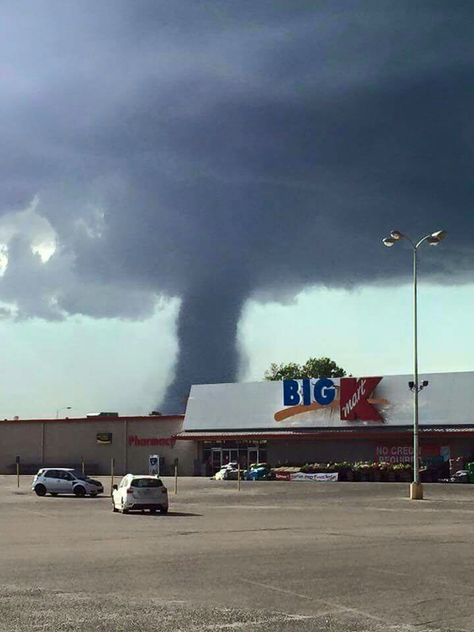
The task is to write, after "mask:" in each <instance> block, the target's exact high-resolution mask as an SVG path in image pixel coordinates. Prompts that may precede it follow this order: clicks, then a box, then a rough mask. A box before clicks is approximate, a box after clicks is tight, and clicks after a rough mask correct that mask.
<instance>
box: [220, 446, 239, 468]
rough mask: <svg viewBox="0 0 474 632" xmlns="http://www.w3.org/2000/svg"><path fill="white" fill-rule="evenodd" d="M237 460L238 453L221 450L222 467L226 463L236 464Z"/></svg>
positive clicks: (226, 449) (225, 449)
mask: <svg viewBox="0 0 474 632" xmlns="http://www.w3.org/2000/svg"><path fill="white" fill-rule="evenodd" d="M238 460H239V451H238V450H231V449H228V448H222V465H227V463H236V462H237V461H238Z"/></svg>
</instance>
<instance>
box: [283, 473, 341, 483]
mask: <svg viewBox="0 0 474 632" xmlns="http://www.w3.org/2000/svg"><path fill="white" fill-rule="evenodd" d="M338 478H339V474H338V473H337V472H318V473H316V474H307V473H306V472H296V473H294V474H291V476H290V480H291V481H318V482H321V483H323V482H328V481H337V479H338Z"/></svg>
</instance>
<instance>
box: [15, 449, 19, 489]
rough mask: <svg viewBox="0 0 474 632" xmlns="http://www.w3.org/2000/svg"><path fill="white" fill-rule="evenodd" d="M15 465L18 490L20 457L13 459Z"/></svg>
mask: <svg viewBox="0 0 474 632" xmlns="http://www.w3.org/2000/svg"><path fill="white" fill-rule="evenodd" d="M15 463H16V486H17V487H18V488H19V487H20V457H19V456H17V457H16V458H15Z"/></svg>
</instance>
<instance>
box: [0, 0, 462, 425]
mask: <svg viewBox="0 0 474 632" xmlns="http://www.w3.org/2000/svg"><path fill="white" fill-rule="evenodd" d="M48 7H49V10H48V11H45V10H44V6H40V5H38V4H37V3H33V2H23V3H18V2H13V1H9V0H7V1H6V2H3V3H2V5H1V7H0V77H1V85H2V99H1V100H0V139H1V143H0V165H1V173H2V178H1V181H0V319H1V320H0V335H1V337H2V340H3V345H2V346H3V351H4V360H5V362H4V363H3V364H2V369H1V372H2V384H3V389H2V392H1V395H0V405H1V409H0V417H1V415H3V417H4V418H9V417H11V416H14V415H18V416H20V417H50V416H55V415H56V414H61V415H63V414H70V415H71V416H72V415H82V414H85V413H86V412H97V411H99V410H117V411H119V412H121V413H124V414H125V413H126V414H133V413H136V414H140V413H143V414H146V413H148V412H150V411H151V410H162V411H164V412H179V411H181V410H183V409H184V404H185V401H186V396H187V393H188V391H189V386H190V384H192V383H212V382H226V381H235V380H256V379H261V378H262V376H263V373H264V372H265V369H266V368H267V367H268V365H269V364H270V363H271V362H286V361H296V362H304V361H305V360H306V359H307V358H308V357H310V356H322V355H325V356H330V357H332V358H334V359H335V360H336V362H337V363H338V364H339V365H342V366H343V367H344V368H345V369H346V370H347V371H348V372H350V373H352V374H354V375H357V374H359V375H362V374H372V375H373V374H395V373H408V372H409V371H410V370H411V362H412V360H411V357H412V349H411V305H410V300H411V293H410V292H411V289H410V274H411V260H410V256H411V253H410V250H409V247H408V244H406V243H400V244H397V246H396V247H394V248H392V249H390V250H388V249H386V248H384V247H383V245H382V243H381V238H382V237H383V236H385V235H387V234H388V233H389V231H390V230H391V229H395V228H396V229H399V230H402V231H403V232H405V233H406V234H408V235H410V236H412V237H413V238H414V239H416V238H419V237H422V236H424V235H426V234H427V233H430V232H432V231H435V230H438V229H441V228H443V229H446V230H447V231H448V237H447V239H446V240H445V241H444V242H443V243H442V244H440V245H439V246H437V247H436V248H432V247H430V246H428V245H424V246H423V249H422V251H420V368H421V370H422V371H443V370H448V371H452V370H470V369H472V368H473V367H472V363H471V362H470V358H472V357H473V354H472V351H473V348H472V347H473V343H472V336H471V335H470V312H471V311H472V305H473V298H474V278H473V276H472V269H473V265H474V247H473V244H472V243H471V235H472V230H473V227H474V216H473V213H472V208H473V201H474V200H473V198H474V186H473V182H474V180H473V178H472V163H473V145H474V127H473V123H472V111H473V105H474V103H473V101H474V93H473V92H472V89H471V84H472V73H473V65H474V45H473V44H472V42H473V41H474V38H473V30H474V27H473V26H472V24H473V23H474V22H473V19H472V18H473V17H474V16H473V13H474V9H473V8H472V3H470V2H462V1H460V2H456V3H454V4H450V5H449V6H448V4H447V3H445V2H437V1H434V0H430V1H429V2H428V1H427V2H424V1H420V2H417V3H412V2H409V1H408V0H407V1H403V0H402V1H399V0H398V1H389V0H377V1H375V0H371V1H369V0H367V1H363V0H359V1H351V0H347V1H346V2H344V3H334V2H332V1H331V2H329V1H328V2H326V1H323V0H321V1H320V2H316V3H315V2H303V1H298V0H296V1H292V2H278V1H275V0H273V1H272V2H270V1H266V0H262V2H259V3H255V2H251V1H246V0H242V1H241V2H239V3H231V2H228V3H227V2H221V1H217V0H216V1H214V0H213V1H210V0H209V1H206V0H204V1H203V2H200V3H196V2H194V1H191V0H182V1H181V2H179V3H177V2H174V1H173V2H171V1H170V2H166V1H156V0H153V1H151V0H143V1H142V2H140V3H130V2H127V1H122V0H115V1H114V2H112V1H109V0H103V2H101V3H92V2H91V1H90V0H78V2H75V3H64V2H62V1H60V0H49V2H48ZM66 406H71V409H70V410H69V409H68V410H66Z"/></svg>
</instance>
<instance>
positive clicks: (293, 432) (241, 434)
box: [177, 425, 474, 441]
mask: <svg viewBox="0 0 474 632" xmlns="http://www.w3.org/2000/svg"><path fill="white" fill-rule="evenodd" d="M419 433H420V435H426V436H428V435H429V436H431V435H440V436H441V435H443V436H446V435H451V434H455V435H457V436H459V435H462V436H474V425H473V426H462V427H460V426H441V427H437V426H430V427H426V426H425V427H423V428H419ZM411 434H413V428H412V427H411V426H399V427H394V426H391V427H385V428H384V427H380V426H377V427H375V428H315V429H307V428H305V429H286V430H258V429H256V430H245V431H243V430H223V431H218V430H188V431H184V432H181V433H179V434H178V435H177V439H182V440H194V441H212V440H221V441H226V440H228V441H235V440H238V439H242V440H249V439H255V440H257V439H297V440H301V439H308V438H314V439H334V438H337V439H344V438H349V437H350V438H351V439H367V438H370V439H383V438H384V437H388V436H390V437H393V436H395V435H403V436H406V435H411Z"/></svg>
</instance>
